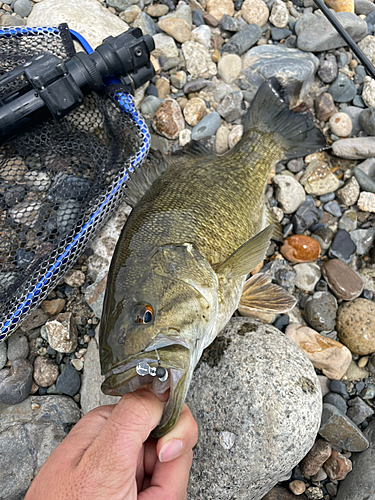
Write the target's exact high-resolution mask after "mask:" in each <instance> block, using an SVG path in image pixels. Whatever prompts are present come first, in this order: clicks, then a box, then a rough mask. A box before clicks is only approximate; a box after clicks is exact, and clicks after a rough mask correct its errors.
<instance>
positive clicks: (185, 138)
mask: <svg viewBox="0 0 375 500" xmlns="http://www.w3.org/2000/svg"><path fill="white" fill-rule="evenodd" d="M190 141H191V130H189V129H188V128H185V129H184V130H181V132H180V134H179V136H178V143H179V145H180V146H181V147H182V146H185V144H187V143H188V142H190Z"/></svg>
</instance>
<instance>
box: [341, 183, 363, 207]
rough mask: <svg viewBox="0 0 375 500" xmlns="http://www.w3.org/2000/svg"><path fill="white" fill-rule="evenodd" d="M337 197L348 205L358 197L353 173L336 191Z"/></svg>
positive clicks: (357, 186)
mask: <svg viewBox="0 0 375 500" xmlns="http://www.w3.org/2000/svg"><path fill="white" fill-rule="evenodd" d="M337 197H338V198H339V199H340V200H341V201H342V202H343V203H344V205H347V206H348V207H350V206H352V205H355V203H356V202H357V200H358V197H359V184H358V182H357V179H356V178H355V177H354V175H353V177H351V178H350V179H349V181H348V182H347V183H346V184H345V186H344V187H343V188H341V189H339V190H338V191H337Z"/></svg>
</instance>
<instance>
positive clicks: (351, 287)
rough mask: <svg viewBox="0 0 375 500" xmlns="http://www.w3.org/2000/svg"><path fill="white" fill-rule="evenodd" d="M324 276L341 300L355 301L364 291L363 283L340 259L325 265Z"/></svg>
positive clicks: (332, 260)
mask: <svg viewBox="0 0 375 500" xmlns="http://www.w3.org/2000/svg"><path fill="white" fill-rule="evenodd" d="M322 274H323V276H324V278H325V280H326V281H327V283H328V286H329V287H330V289H331V290H332V291H333V293H334V294H335V295H336V297H338V298H339V299H343V300H353V299H356V298H357V297H359V296H360V295H361V293H362V290H363V281H362V279H361V278H360V277H359V276H358V274H357V273H355V272H354V271H353V270H352V269H350V267H349V266H348V265H347V264H345V263H344V262H342V261H341V260H339V259H331V260H329V261H327V262H325V263H324V264H323V267H322Z"/></svg>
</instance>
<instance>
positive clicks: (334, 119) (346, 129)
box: [329, 99, 352, 137]
mask: <svg viewBox="0 0 375 500" xmlns="http://www.w3.org/2000/svg"><path fill="white" fill-rule="evenodd" d="M335 100H336V101H337V99H335ZM329 126H330V129H331V132H332V134H335V135H337V136H338V137H348V136H349V135H350V133H351V131H352V121H351V119H350V118H349V116H348V115H347V114H345V113H335V114H334V115H332V116H331V118H330V119H329Z"/></svg>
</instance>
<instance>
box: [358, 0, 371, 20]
mask: <svg viewBox="0 0 375 500" xmlns="http://www.w3.org/2000/svg"><path fill="white" fill-rule="evenodd" d="M374 11H375V5H374V3H373V2H370V1H369V0H355V13H356V14H357V15H358V16H359V15H360V14H362V15H365V16H367V15H368V14H370V13H371V12H374Z"/></svg>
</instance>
